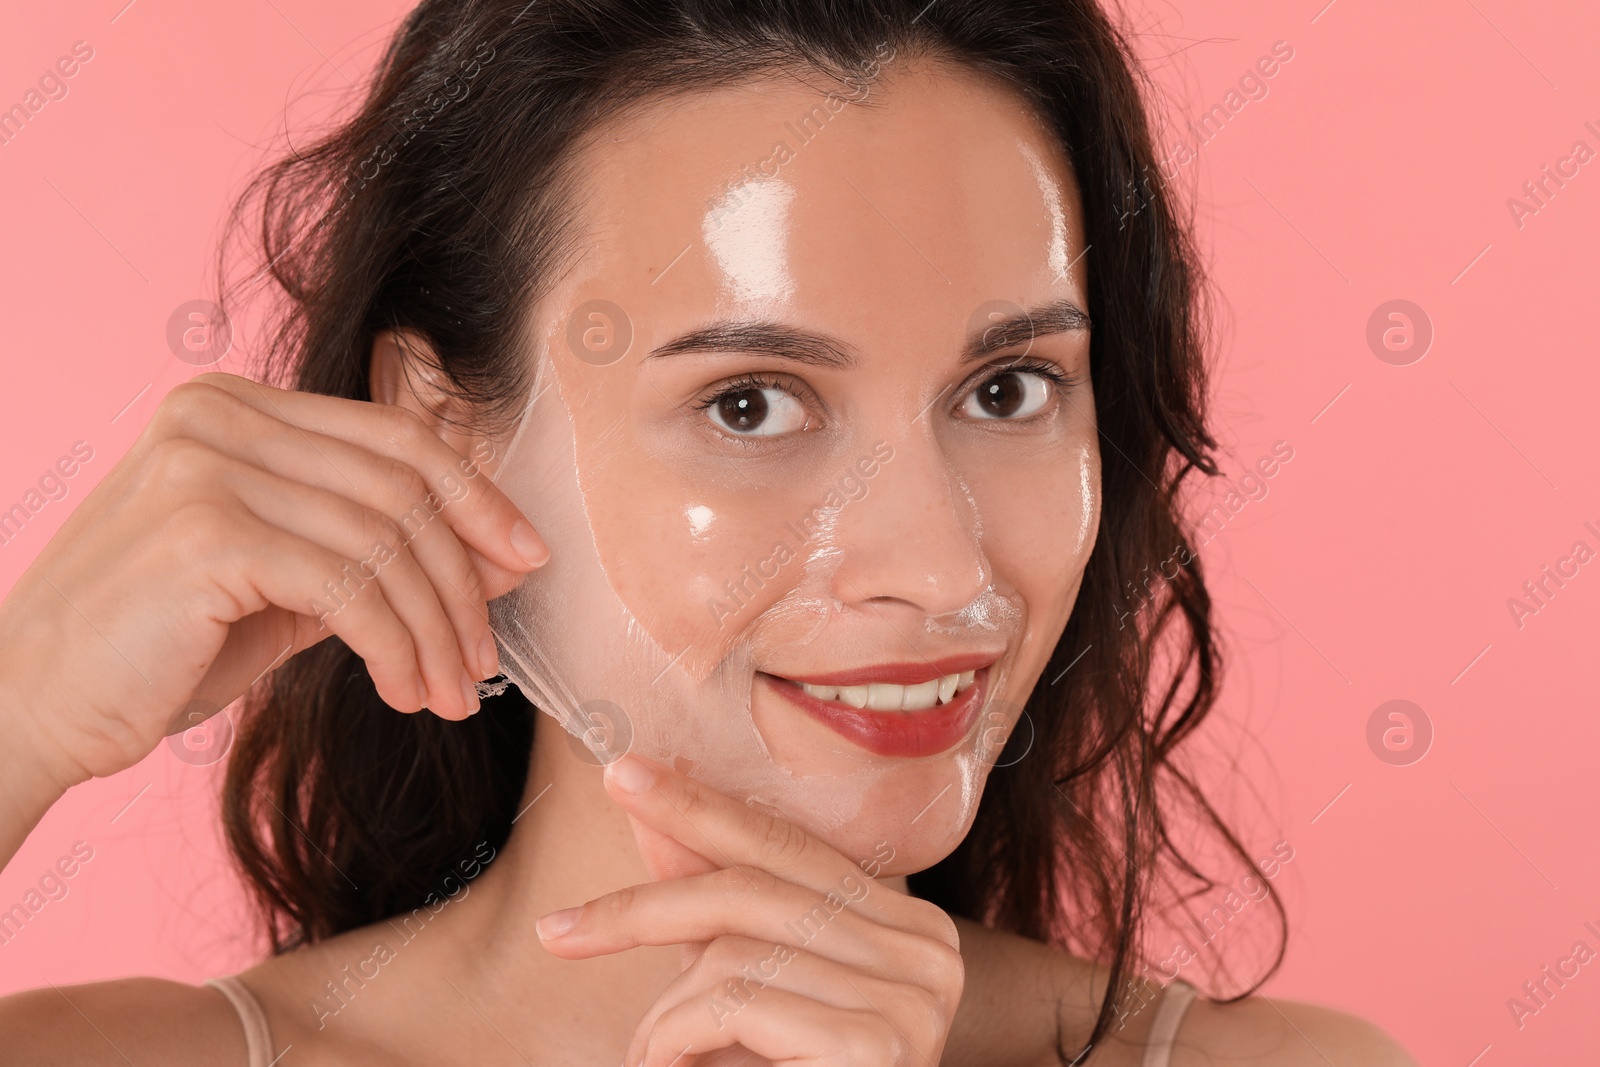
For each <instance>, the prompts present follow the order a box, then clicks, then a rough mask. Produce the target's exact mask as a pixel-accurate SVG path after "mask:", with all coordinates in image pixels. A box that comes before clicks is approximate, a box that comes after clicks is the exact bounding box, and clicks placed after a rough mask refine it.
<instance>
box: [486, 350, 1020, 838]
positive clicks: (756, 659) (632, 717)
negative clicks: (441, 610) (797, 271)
mask: <svg viewBox="0 0 1600 1067" xmlns="http://www.w3.org/2000/svg"><path fill="white" fill-rule="evenodd" d="M593 358H594V357H593V355H592V353H590V352H589V351H587V350H586V349H584V348H583V347H582V346H581V343H580V346H579V348H578V349H577V350H576V351H573V350H571V348H570V346H569V350H568V351H565V352H554V353H553V352H550V351H546V352H545V353H544V354H543V355H542V356H541V358H539V360H538V362H537V368H536V373H535V376H534V385H533V389H532V397H533V398H532V400H531V401H530V403H529V405H528V407H527V410H526V412H525V413H524V416H523V418H522V421H521V424H520V426H519V428H518V430H517V432H516V434H515V436H514V437H513V439H512V442H511V444H510V446H509V448H508V451H507V453H506V455H505V459H504V461H503V462H502V463H501V464H500V466H499V469H498V475H497V481H498V484H499V486H500V488H501V489H502V490H503V491H504V492H505V493H506V494H507V495H508V496H509V497H510V499H511V500H512V501H513V502H514V503H515V504H516V505H517V506H518V507H519V508H521V509H522V511H523V512H524V514H526V515H527V516H528V518H529V519H530V521H532V522H533V524H534V525H535V527H536V528H537V529H538V530H539V532H540V534H541V536H542V537H543V538H544V540H545V542H546V543H547V544H548V545H549V547H550V551H551V557H550V561H549V562H548V563H547V564H546V565H545V566H544V567H543V568H541V569H539V570H538V571H535V572H534V573H532V574H531V575H529V576H528V577H527V579H526V580H525V581H524V583H523V584H522V585H521V586H520V587H519V588H518V589H516V590H515V591H513V592H512V593H510V594H507V595H506V596H503V597H501V598H499V599H497V600H495V601H494V602H493V603H492V604H491V605H490V617H491V622H492V626H493V629H494V632H495V634H496V636H497V638H498V640H499V642H500V645H501V650H502V663H503V664H504V669H505V672H506V674H507V676H508V677H509V678H510V679H511V680H512V681H514V682H515V684H516V685H517V686H518V687H519V688H520V689H521V690H522V691H523V692H524V693H525V694H526V695H527V697H528V698H529V700H530V701H532V702H533V704H534V705H535V706H536V707H538V708H540V709H541V710H542V711H544V712H545V713H547V714H548V715H550V716H551V717H553V718H554V719H555V720H556V721H558V722H559V723H560V724H561V725H562V726H563V727H564V728H565V729H566V730H567V731H568V732H569V733H570V734H572V735H573V737H575V738H577V739H579V740H580V741H582V742H583V744H584V746H586V748H587V749H589V750H590V751H592V752H593V753H594V755H595V759H596V761H597V762H602V763H604V762H610V761H611V760H612V759H615V758H617V757H618V756H620V755H621V754H622V753H623V752H625V751H632V752H635V753H637V754H639V755H642V756H644V757H646V758H649V759H652V760H656V761H658V762H661V763H664V764H667V765H669V766H673V767H675V768H677V769H678V770H680V771H683V772H684V773H687V774H689V775H691V776H692V777H694V778H696V779H697V780H699V781H702V782H704V783H706V784H707V785H709V786H711V787H713V788H715V789H717V790H719V791H722V792H725V793H728V794H730V795H732V796H735V797H740V798H743V799H746V800H747V801H749V802H751V803H754V804H758V805H763V806H766V807H768V808H769V809H771V810H775V811H776V812H778V813H780V814H782V815H783V816H785V817H787V818H789V819H791V820H792V821H795V822H798V823H800V824H801V825H803V826H806V827H807V828H809V829H811V830H813V831H814V832H816V833H818V834H820V835H822V836H823V837H824V838H825V839H829V838H831V839H833V840H835V841H839V840H841V839H850V838H851V837H852V835H850V834H848V833H846V834H841V833H839V831H840V830H841V828H845V827H847V826H850V825H852V824H856V825H860V824H861V823H862V822H864V821H865V822H871V823H873V824H875V825H878V826H882V824H883V817H884V816H886V815H888V814H889V813H891V812H894V813H901V812H903V811H904V810H906V808H907V798H906V797H904V796H903V792H904V789H905V781H906V779H905V776H904V770H905V766H906V764H907V763H908V762H910V761H919V762H923V763H925V764H935V765H937V766H936V768H935V769H936V770H937V772H938V773H935V774H933V775H932V776H931V777H927V778H926V779H925V780H926V781H927V782H928V783H929V784H930V785H931V784H935V783H936V784H938V788H936V789H929V790H928V796H927V798H926V799H925V800H923V801H921V803H913V809H912V810H915V809H916V808H921V807H923V806H924V805H927V807H928V808H929V809H931V808H932V806H933V805H934V802H935V801H938V802H939V804H938V812H937V814H936V815H935V814H933V813H932V812H931V811H930V812H929V822H928V824H927V825H925V826H921V827H919V828H918V829H919V831H920V832H921V833H923V834H926V833H927V832H928V831H930V830H933V829H934V828H935V827H947V828H948V834H941V833H939V832H937V831H936V832H935V833H934V834H933V836H934V837H935V838H938V837H944V836H948V837H949V838H950V840H948V841H947V842H946V847H953V845H954V843H955V841H956V840H958V839H959V836H960V834H961V833H962V832H964V831H965V828H966V826H967V825H968V824H969V822H970V819H971V815H972V812H973V810H974V809H975V807H976V804H977V800H978V797H979V793H980V790H981V788H982V782H983V777H984V775H985V773H986V772H987V770H988V769H989V767H990V766H992V765H993V763H994V760H995V758H996V757H997V756H998V753H999V748H1000V747H1001V746H1002V745H1003V743H1004V740H1005V735H1006V732H1007V730H1006V729H997V728H996V727H997V725H999V726H1004V727H1007V728H1008V727H1009V725H1010V720H1011V719H1014V715H1011V716H1004V717H1003V718H1004V720H1005V721H1004V722H1001V721H1000V717H997V716H994V715H990V716H989V717H988V718H987V719H986V717H985V714H984V711H985V704H986V702H987V700H988V697H989V695H990V694H994V693H998V692H1004V691H1006V686H1005V683H1006V678H1005V674H1004V672H1005V670H1006V669H1007V668H1006V658H1005V657H1004V656H1003V653H1004V652H1005V650H1006V649H1007V648H1008V647H1010V646H1011V645H1012V644H1013V642H1014V639H1015V637H1016V635H1017V634H1018V632H1019V631H1020V629H1021V627H1022V624H1023V621H1024V613H1023V604H1022V600H1021V598H1020V596H1018V595H1017V594H1016V592H1015V591H1013V590H1009V589H1006V588H1004V587H1001V586H997V585H996V584H995V583H994V581H993V577H994V570H993V568H991V567H989V566H988V564H987V562H986V561H982V557H981V551H977V552H975V555H974V559H975V560H978V561H980V562H979V563H978V566H979V568H980V570H981V573H980V574H977V575H975V576H974V577H976V578H978V579H979V580H978V581H976V582H974V583H973V584H974V587H976V588H980V589H981V591H980V592H979V593H978V594H977V595H976V596H975V597H973V598H972V599H971V600H970V602H968V603H966V604H963V605H962V606H961V607H959V608H958V609H955V610H951V611H948V612H943V613H939V614H925V615H922V616H921V625H920V627H918V628H916V629H908V628H907V627H906V626H905V625H904V617H903V616H901V617H899V620H898V622H897V624H896V626H895V628H894V629H893V630H892V631H891V630H890V628H888V627H886V626H885V623H884V619H883V617H882V615H881V612H879V611H878V609H876V608H875V607H874V606H873V605H872V604H871V603H868V604H864V605H863V604H859V603H858V604H855V605H853V606H852V605H847V603H846V600H854V599H855V598H854V597H852V596H851V595H850V591H849V590H848V589H846V590H841V589H840V586H839V583H840V581H841V580H843V581H846V582H848V580H849V578H848V575H844V574H841V571H842V568H843V567H844V565H845V564H846V563H847V562H848V561H849V555H850V552H851V551H852V542H851V539H850V538H849V536H848V535H847V530H848V524H849V522H850V520H851V518H852V516H851V509H852V508H858V509H859V508H864V507H867V506H876V504H868V503H866V501H867V500H868V498H869V497H870V496H871V495H872V494H874V493H879V492H883V491H884V487H885V486H886V484H887V483H888V481H889V480H892V479H896V478H900V477H911V476H914V477H916V479H917V481H918V485H919V487H923V486H926V485H927V484H929V478H928V473H927V471H925V470H923V471H918V472H915V474H914V475H913V472H910V471H904V470H901V469H897V468H896V466H895V463H896V455H897V451H896V445H897V443H896V442H895V441H892V440H888V439H884V438H879V439H876V440H869V439H867V438H865V437H863V436H859V435H858V434H856V433H855V432H852V430H851V429H850V428H849V427H848V426H847V425H846V426H840V427H838V428H836V429H835V430H834V431H833V432H832V435H831V438H830V439H829V440H828V441H827V443H826V447H825V448H824V449H822V451H823V452H825V453H826V455H827V462H823V463H818V462H817V458H818V455H819V450H818V449H817V448H816V447H808V449H807V450H806V454H805V456H804V458H803V462H802V461H801V460H800V458H799V457H784V456H783V455H782V454H779V455H777V456H774V457H771V458H769V459H765V460H758V461H751V460H748V459H745V458H739V459H738V460H737V461H735V460H733V459H730V457H728V456H727V455H725V454H715V453H712V452H708V450H706V449H704V448H700V447H696V446H695V445H694V444H693V443H692V442H691V441H686V440H683V439H681V437H680V435H676V434H675V433H674V432H672V431H670V430H668V431H666V432H663V431H662V430H661V428H660V427H657V426H652V425H648V422H649V421H650V420H649V417H648V416H644V415H635V414H632V413H631V412H633V411H636V410H637V409H634V408H630V407H629V406H627V405H625V404H623V405H619V404H618V403H617V402H616V400H617V391H616V388H615V386H617V385H618V384H619V383H618V382H616V381H612V382H611V383H609V384H610V386H611V388H606V387H601V386H600V385H598V384H597V382H598V380H599V378H600V376H603V375H610V376H619V377H620V376H627V375H630V374H631V373H633V371H632V370H630V367H629V363H630V362H632V363H636V362H637V359H638V358H639V357H638V356H637V354H635V355H634V357H633V359H632V360H629V361H625V362H619V363H616V364H611V365H597V364H596V363H595V362H592V360H593ZM761 398H762V393H761V391H760V390H754V391H753V392H752V393H751V394H747V395H746V396H745V398H744V403H746V404H747V405H748V404H750V403H760V402H761ZM735 403H736V404H737V403H738V402H737V401H736V402H735ZM734 417H735V418H737V414H736V415H735V416H734ZM768 417H769V418H770V417H772V416H771V414H770V413H769V415H768ZM779 417H781V414H780V416H779ZM903 432H904V433H905V434H906V435H910V436H912V437H915V436H917V435H929V434H931V433H932V432H933V431H932V429H931V426H930V424H929V420H923V422H922V423H921V424H920V425H913V426H911V427H909V428H906V429H905V430H904V431H903ZM899 446H900V448H901V450H902V451H904V450H905V448H906V446H907V441H906V440H904V439H903V440H901V441H900V442H899ZM916 451H917V453H918V455H919V456H922V457H925V456H926V455H927V454H928V452H929V449H928V447H927V442H926V441H925V440H924V441H923V442H921V443H920V444H919V445H917V447H916ZM918 462H919V463H922V462H924V460H922V459H919V460H918ZM902 467H904V463H903V462H902ZM940 483H942V485H943V489H944V491H945V492H946V493H947V494H948V495H947V498H946V499H944V500H938V501H935V502H934V504H933V506H938V507H947V508H949V509H951V511H952V512H953V513H955V514H956V515H957V516H958V521H959V523H960V525H961V526H962V528H963V529H964V530H965V531H966V533H967V535H968V536H970V538H971V541H972V545H973V546H974V549H975V550H977V549H980V546H981V543H982V537H983V522H982V517H981V515H980V514H979V512H978V508H977V504H976V502H975V501H974V498H973V495H972V493H971V492H970V491H969V488H968V486H967V485H966V484H965V483H964V482H963V480H962V478H961V476H960V475H959V473H958V472H957V471H955V470H954V469H953V468H951V469H946V470H944V471H943V472H941V476H939V477H936V478H935V479H934V480H933V484H940ZM908 518H909V516H908ZM841 593H842V594H843V596H841ZM869 632H870V635H871V636H870V637H867V636H865V635H866V634H867V633H869ZM890 632H892V633H893V642H892V643H893V645H898V647H891V646H890V645H889V644H886V642H885V640H884V637H885V634H886V633H890ZM857 637H860V640H855V639H854V638H857ZM961 654H969V658H980V659H983V658H986V659H990V660H998V662H995V663H993V665H992V666H989V667H987V668H984V669H980V670H976V671H966V672H962V671H950V672H948V675H947V676H945V677H943V678H942V679H937V680H929V681H927V682H921V683H918V684H916V685H910V686H900V685H890V686H879V687H877V689H878V693H877V694H876V695H874V694H873V692H872V688H871V687H870V686H869V688H868V689H867V691H866V692H865V693H862V692H861V691H860V690H859V689H857V690H856V691H854V692H852V691H851V690H850V689H845V690H843V691H841V692H838V693H837V694H836V695H831V694H830V693H829V692H828V690H829V689H832V688H834V687H826V688H823V689H821V690H813V691H812V693H811V694H810V695H811V696H812V697H816V698H826V703H828V704H832V705H834V706H835V711H838V710H839V707H838V706H840V705H842V706H843V707H844V708H845V709H849V708H850V705H851V704H852V703H854V702H856V701H860V700H861V699H863V698H865V699H867V700H869V701H870V702H871V703H870V704H869V706H867V707H865V708H863V709H861V714H863V715H865V716H868V717H872V716H883V715H894V716H898V717H899V718H898V719H897V720H896V722H895V723H893V724H891V725H894V726H903V728H904V732H905V733H906V734H907V735H908V739H906V740H904V743H903V744H902V754H898V755H882V754H879V753H878V752H875V751H871V750H869V748H867V747H864V746H863V745H862V744H859V743H857V741H856V740H853V739H852V737H851V736H850V730H851V724H850V722H849V721H848V720H849V719H850V718H851V716H850V711H849V710H844V711H841V712H839V714H841V715H842V716H843V717H844V719H845V721H844V722H843V723H838V720H837V718H836V719H835V721H836V725H835V726H834V727H831V728H830V727H829V726H828V725H825V723H824V722H823V721H821V720H819V719H818V717H817V716H816V715H815V714H813V713H811V712H808V710H806V705H804V704H803V703H800V702H797V695H798V700H799V701H803V700H805V699H806V694H805V692H804V691H803V690H801V689H800V687H799V686H798V685H797V684H796V683H795V682H793V681H791V680H788V676H787V675H785V674H783V672H784V671H785V670H791V671H795V668H797V667H801V666H807V667H810V669H809V670H805V671H795V673H800V674H801V675H802V677H805V676H810V675H814V674H816V673H818V671H817V668H818V666H822V665H825V666H826V667H827V668H828V669H829V670H830V671H839V670H848V669H852V668H868V667H876V666H881V665H883V664H884V663H894V664H901V665H905V664H911V665H913V666H920V668H921V673H924V674H926V673H931V669H930V668H929V667H928V664H929V663H930V662H931V661H933V660H941V661H943V660H946V659H947V658H948V657H950V656H951V655H961ZM941 689H942V690H943V691H942V692H941V691H940V690H941ZM897 694H898V695H900V697H901V701H900V704H901V706H900V707H897V708H894V709H892V710H890V709H886V708H883V707H882V705H883V704H884V703H885V701H886V700H887V699H889V698H890V697H892V696H894V695H897ZM930 703H931V704H932V706H931V707H927V706H926V705H928V704H930ZM907 705H909V706H910V707H909V709H908V708H907ZM880 721H881V720H880ZM921 723H927V724H928V729H926V730H920V729H919V724H921ZM869 732H872V733H874V735H875V736H877V735H878V732H877V731H869ZM952 737H954V738H955V740H954V741H953V743H949V744H944V745H943V747H939V746H941V744H942V743H943V742H944V741H946V740H948V739H950V738H952ZM919 746H920V747H922V748H927V747H929V746H933V747H938V751H933V752H927V753H924V754H920V755H919V754H916V751H917V749H918V747H919ZM925 788H926V787H925ZM912 800H913V802H915V800H916V798H912ZM925 810H927V809H925ZM880 836H886V837H892V836H893V834H892V832H890V833H887V834H886V835H880ZM875 845H876V843H872V844H865V843H864V842H858V843H856V847H857V848H858V849H860V848H863V847H864V848H865V849H866V854H867V855H871V854H872V849H873V848H874V847H875ZM890 846H891V847H893V842H892V841H891V842H890ZM880 855H881V850H880ZM856 858H857V859H861V858H863V857H856Z"/></svg>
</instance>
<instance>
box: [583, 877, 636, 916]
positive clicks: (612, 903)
mask: <svg viewBox="0 0 1600 1067" xmlns="http://www.w3.org/2000/svg"><path fill="white" fill-rule="evenodd" d="M638 899H639V898H638V890H637V888H636V887H634V886H631V885H630V886H625V887H624V888H622V889H619V890H617V891H616V892H615V893H611V894H609V895H608V896H604V897H601V898H600V899H599V900H596V901H593V902H591V903H590V904H588V905H586V906H585V908H584V911H586V912H587V911H588V910H589V909H590V908H593V909H595V910H596V911H597V912H598V913H599V915H598V916H597V917H598V918H613V917H615V916H618V915H626V914H627V913H628V912H629V911H631V910H633V906H634V904H635V903H636V902H637V901H638Z"/></svg>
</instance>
